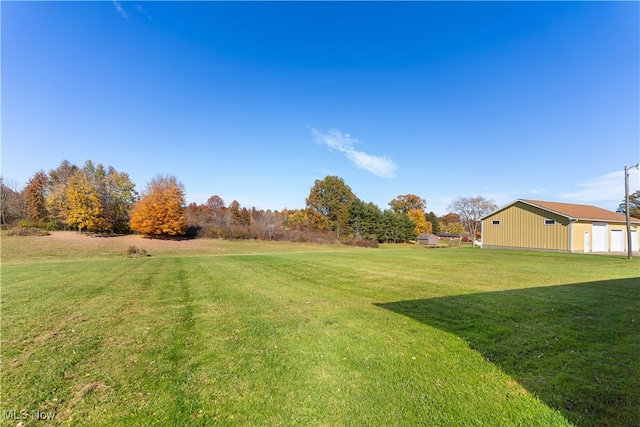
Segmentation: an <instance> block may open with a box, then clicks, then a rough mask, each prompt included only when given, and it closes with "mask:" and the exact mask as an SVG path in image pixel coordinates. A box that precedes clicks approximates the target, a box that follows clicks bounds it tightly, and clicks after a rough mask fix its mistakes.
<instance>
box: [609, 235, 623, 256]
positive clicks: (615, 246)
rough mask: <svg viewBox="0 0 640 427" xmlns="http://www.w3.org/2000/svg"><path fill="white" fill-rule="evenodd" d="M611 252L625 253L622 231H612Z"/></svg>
mask: <svg viewBox="0 0 640 427" xmlns="http://www.w3.org/2000/svg"><path fill="white" fill-rule="evenodd" d="M611 252H624V233H623V232H622V230H611Z"/></svg>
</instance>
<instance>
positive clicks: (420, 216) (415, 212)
mask: <svg viewBox="0 0 640 427" xmlns="http://www.w3.org/2000/svg"><path fill="white" fill-rule="evenodd" d="M407 215H409V219H411V221H413V222H414V224H415V225H416V227H415V229H414V231H415V233H416V234H417V235H420V234H428V233H431V231H432V230H433V224H431V222H429V221H427V218H426V217H425V216H424V212H422V209H409V212H408V213H407Z"/></svg>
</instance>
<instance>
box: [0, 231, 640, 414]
mask: <svg viewBox="0 0 640 427" xmlns="http://www.w3.org/2000/svg"><path fill="white" fill-rule="evenodd" d="M132 245H134V246H136V247H137V248H140V249H145V250H146V251H147V252H148V254H149V255H150V256H145V257H138V258H128V257H126V255H125V254H126V252H127V249H128V247H130V246H132ZM638 272H639V263H638V260H637V259H634V260H633V261H631V262H630V261H628V260H626V258H625V257H624V256H620V257H618V256H593V255H582V254H550V253H536V252H520V251H499V250H481V249H472V248H451V249H425V248H421V247H417V246H408V245H407V246H394V245H388V246H387V245H383V246H381V247H380V248H378V249H363V248H353V247H341V246H320V245H309V244H294V243H269V242H253V241H213V240H196V241H182V242H166V241H154V240H148V239H143V238H141V237H135V236H128V237H117V238H92V237H87V236H78V235H76V234H74V233H64V232H57V233H54V234H53V235H52V236H46V237H17V236H15V237H10V236H5V235H3V237H2V289H1V301H2V303H1V314H2V319H1V322H2V323H1V325H2V330H1V338H2V359H1V361H2V373H1V374H2V375H1V378H2V388H1V409H2V414H1V416H2V420H1V421H0V422H1V424H2V425H3V426H4V425H18V424H19V423H22V424H20V425H73V426H77V425H104V426H112V425H123V426H129V425H159V426H167V425H176V426H179V425H213V424H221V425H238V426H246V425H287V426H289V425H301V426H308V425H319V426H325V425H326V426H343V425H358V426H359V425H371V426H379V425H407V426H416V425H455V426H465V425H468V426H477V425H500V426H504V425H523V426H535V425H538V426H549V425H571V424H576V425H579V426H603V425H610V426H625V425H627V426H632V425H636V426H637V425H640V409H639V408H640V394H639V393H638V390H640V357H639V356H638V355H640V280H639V279H638V276H639V273H638ZM47 418H49V419H48V420H46V421H44V424H43V421H42V419H47Z"/></svg>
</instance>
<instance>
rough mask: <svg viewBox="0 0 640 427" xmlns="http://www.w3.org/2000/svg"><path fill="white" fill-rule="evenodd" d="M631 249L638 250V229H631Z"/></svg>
mask: <svg viewBox="0 0 640 427" xmlns="http://www.w3.org/2000/svg"><path fill="white" fill-rule="evenodd" d="M631 249H632V250H633V251H636V252H637V251H638V230H631Z"/></svg>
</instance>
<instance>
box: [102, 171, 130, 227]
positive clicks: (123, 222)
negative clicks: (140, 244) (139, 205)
mask: <svg viewBox="0 0 640 427" xmlns="http://www.w3.org/2000/svg"><path fill="white" fill-rule="evenodd" d="M103 179H104V184H100V188H101V189H102V197H103V200H104V206H105V211H104V217H105V221H106V222H107V224H108V229H109V230H111V231H114V232H117V233H122V232H126V231H128V229H129V211H130V210H131V208H132V206H133V204H134V203H135V201H136V200H137V198H138V192H137V191H136V189H135V187H136V186H135V184H134V183H133V181H131V178H129V174H127V173H125V172H118V171H117V170H115V169H114V168H113V167H111V166H109V169H108V170H107V172H106V174H105V175H104V177H103Z"/></svg>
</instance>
